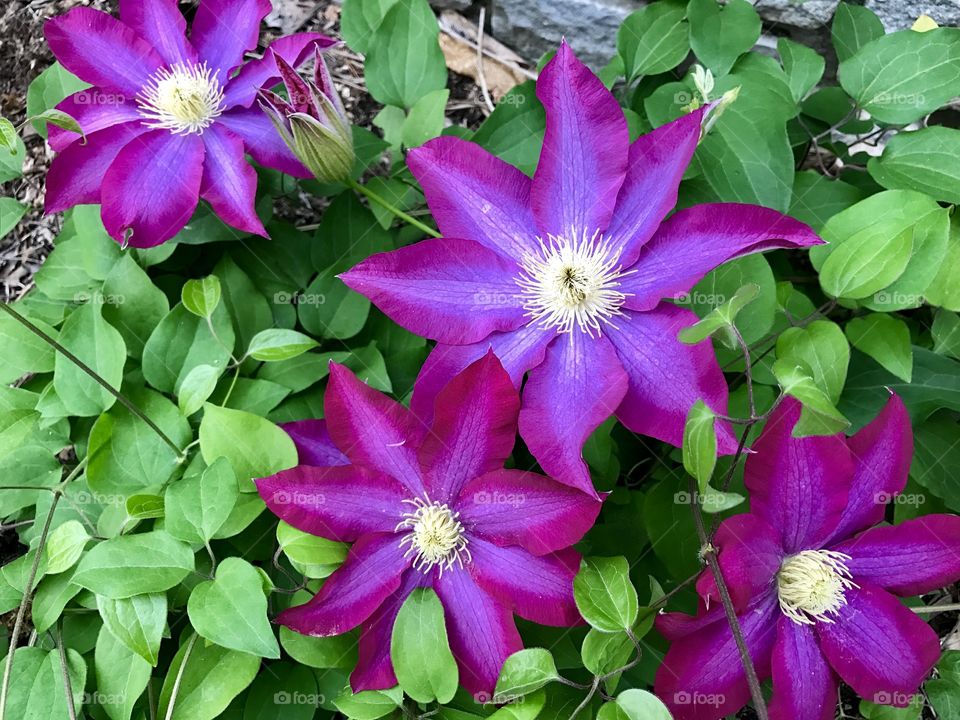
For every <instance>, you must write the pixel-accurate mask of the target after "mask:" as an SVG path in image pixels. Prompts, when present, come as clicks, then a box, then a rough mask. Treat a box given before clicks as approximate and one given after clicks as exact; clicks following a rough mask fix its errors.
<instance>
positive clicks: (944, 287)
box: [924, 218, 960, 311]
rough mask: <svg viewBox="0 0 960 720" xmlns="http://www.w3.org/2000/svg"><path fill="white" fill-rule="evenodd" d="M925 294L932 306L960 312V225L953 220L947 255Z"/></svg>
mask: <svg viewBox="0 0 960 720" xmlns="http://www.w3.org/2000/svg"><path fill="white" fill-rule="evenodd" d="M924 294H925V296H926V298H925V299H926V301H927V302H928V303H930V304H931V305H935V306H938V307H942V308H945V309H947V310H953V311H960V223H957V222H956V221H954V220H953V219H952V218H951V221H950V234H949V236H948V238H947V251H946V254H945V255H944V257H943V261H942V263H941V265H940V269H939V270H938V271H937V274H936V275H935V276H934V278H933V281H932V282H931V283H930V285H929V286H927V289H926V290H925V291H924Z"/></svg>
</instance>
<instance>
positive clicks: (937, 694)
mask: <svg viewBox="0 0 960 720" xmlns="http://www.w3.org/2000/svg"><path fill="white" fill-rule="evenodd" d="M923 689H924V692H925V693H926V695H927V699H928V700H929V701H930V707H931V708H933V709H934V710H935V711H936V713H937V717H938V718H940V720H960V682H954V681H952V680H944V679H942V678H938V679H936V680H928V681H927V683H926V684H925V685H924V686H923Z"/></svg>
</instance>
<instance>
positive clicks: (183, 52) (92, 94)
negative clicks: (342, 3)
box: [44, 0, 334, 247]
mask: <svg viewBox="0 0 960 720" xmlns="http://www.w3.org/2000/svg"><path fill="white" fill-rule="evenodd" d="M268 12H270V2H269V0H201V1H200V5H199V7H198V8H197V13H196V17H195V19H194V21H193V27H192V31H191V33H190V37H189V39H188V38H187V36H186V21H185V20H184V17H183V15H181V14H180V11H179V10H178V9H177V3H176V0H120V19H119V20H117V19H116V18H114V17H112V16H110V15H108V14H106V13H103V12H100V11H98V10H93V9H91V8H86V7H79V8H74V9H73V10H71V11H70V12H68V13H66V14H65V15H62V16H60V17H56V18H53V19H51V20H49V21H48V22H47V23H46V25H45V26H44V34H45V35H46V38H47V42H48V43H49V44H50V48H51V50H53V53H54V55H56V57H57V59H58V60H59V61H60V62H61V63H63V65H64V66H65V67H66V68H67V69H68V70H70V72H72V73H74V74H75V75H76V76H77V77H79V78H80V79H81V80H83V81H85V82H88V83H90V84H91V85H93V87H91V88H89V89H87V90H83V91H81V92H78V93H74V94H73V95H71V96H70V97H68V98H67V99H65V100H64V101H63V102H61V103H60V104H59V105H58V106H57V108H58V109H59V110H62V111H64V112H66V113H67V114H69V115H71V116H72V117H74V118H75V119H76V120H77V121H78V122H79V124H80V127H81V128H83V131H84V133H85V134H86V141H81V140H80V136H79V135H77V134H76V133H73V132H70V131H66V130H62V129H59V128H52V127H51V129H50V146H51V147H52V148H53V149H54V150H55V151H57V152H58V153H59V155H58V156H57V157H56V159H55V160H54V161H53V164H52V165H51V167H50V172H49V174H48V176H47V195H46V210H47V212H59V211H61V210H66V209H67V208H70V207H73V206H74V205H79V204H89V203H100V204H101V216H102V218H103V224H104V226H105V227H106V229H107V231H108V232H109V233H110V235H111V236H112V237H113V238H114V239H115V240H117V241H118V242H125V243H129V244H130V245H133V246H135V247H151V246H154V245H159V244H160V243H162V242H164V241H166V240H169V239H170V238H171V237H173V236H174V235H176V234H177V232H179V231H180V230H181V229H182V228H183V226H184V225H186V224H187V221H188V220H189V219H190V217H191V215H193V212H194V210H195V209H196V207H197V202H198V200H199V198H200V197H202V198H203V199H204V200H206V201H207V202H209V203H210V205H211V207H212V208H213V210H214V212H216V214H217V215H219V216H220V217H221V218H222V219H223V220H224V222H226V223H228V224H230V225H232V226H233V227H235V228H238V229H240V230H243V231H245V232H250V233H255V234H258V235H266V231H265V230H264V228H263V224H262V223H261V222H260V220H259V218H258V217H257V215H256V213H255V212H254V196H255V194H256V188H257V175H256V172H255V171H254V169H253V167H252V166H251V165H250V164H249V163H247V161H246V159H245V157H244V153H245V152H246V153H249V154H250V155H252V156H253V158H254V159H255V160H256V161H257V162H259V163H261V164H262V165H265V166H267V167H272V168H276V169H278V170H281V171H283V172H285V173H288V174H290V175H294V176H296V177H310V176H311V175H310V172H309V171H308V170H307V169H306V168H305V167H303V165H302V164H301V163H300V162H299V161H298V160H297V159H296V157H294V155H293V154H292V153H291V152H290V151H289V150H288V149H287V146H286V145H285V144H284V143H283V141H282V140H281V139H280V137H279V136H278V135H277V133H276V130H275V129H274V127H273V125H272V124H271V122H270V120H269V119H268V118H267V117H266V116H265V115H264V114H263V113H262V112H261V110H260V109H259V108H258V107H251V105H252V104H253V101H254V100H255V99H256V97H257V92H258V91H259V89H260V88H261V87H263V86H265V85H271V84H274V83H275V82H277V81H279V72H278V70H277V65H276V60H275V58H276V57H281V58H283V59H284V60H286V61H287V62H289V63H293V64H297V63H300V62H302V61H303V60H305V59H306V58H307V57H309V55H310V54H311V53H312V52H313V49H314V48H315V47H316V48H321V49H322V48H326V47H329V46H331V45H333V44H334V42H333V41H332V40H330V39H329V38H326V37H324V36H323V35H318V34H317V33H300V34H296V35H290V36H287V37H283V38H280V39H278V40H277V41H275V42H274V43H273V44H272V45H271V46H270V48H269V50H268V51H267V53H266V55H265V56H264V57H263V59H261V60H255V61H252V62H249V63H247V64H245V65H243V66H242V67H240V66H241V63H242V62H243V55H244V52H246V51H247V50H250V49H253V48H255V47H256V46H257V39H258V37H259V28H260V21H261V20H262V19H263V17H264V16H265V15H266V14H267V13H268ZM237 68H240V69H239V72H235V70H237Z"/></svg>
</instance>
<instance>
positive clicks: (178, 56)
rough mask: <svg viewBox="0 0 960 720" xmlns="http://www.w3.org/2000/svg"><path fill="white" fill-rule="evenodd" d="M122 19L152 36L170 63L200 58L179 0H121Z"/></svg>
mask: <svg viewBox="0 0 960 720" xmlns="http://www.w3.org/2000/svg"><path fill="white" fill-rule="evenodd" d="M120 21H121V22H122V23H123V24H124V25H127V26H128V27H130V28H131V29H132V30H133V31H134V32H135V33H136V34H137V35H139V36H140V37H144V38H150V41H151V42H152V43H153V47H154V48H155V49H156V51H157V53H158V54H159V55H160V57H161V58H163V60H164V62H165V63H167V64H168V65H174V64H176V63H195V62H196V61H197V51H196V50H194V49H193V46H192V45H191V44H190V42H189V41H188V40H187V21H186V19H185V18H184V17H183V13H181V12H180V9H179V8H178V7H177V0H120ZM81 127H83V126H82V125H81Z"/></svg>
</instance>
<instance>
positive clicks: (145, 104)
mask: <svg viewBox="0 0 960 720" xmlns="http://www.w3.org/2000/svg"><path fill="white" fill-rule="evenodd" d="M137 105H138V106H139V108H140V114H141V115H142V116H143V117H144V118H145V120H146V124H147V125H148V126H150V127H155V128H163V129H165V130H170V131H171V132H173V133H178V134H179V133H196V134H200V133H202V132H203V131H204V130H206V129H207V128H208V127H210V125H211V124H212V123H213V121H214V120H215V119H216V118H218V117H220V113H221V112H222V111H223V108H222V107H221V106H222V105H223V88H222V87H220V83H219V81H218V80H217V78H216V75H215V74H214V73H212V72H211V71H210V68H209V67H207V64H206V63H202V64H200V65H184V64H183V63H176V64H175V65H171V66H170V67H169V68H161V69H159V70H157V72H155V73H154V74H153V75H152V76H151V78H150V80H149V81H148V82H147V84H146V85H144V86H143V88H141V90H140V93H139V94H138V95H137Z"/></svg>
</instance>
